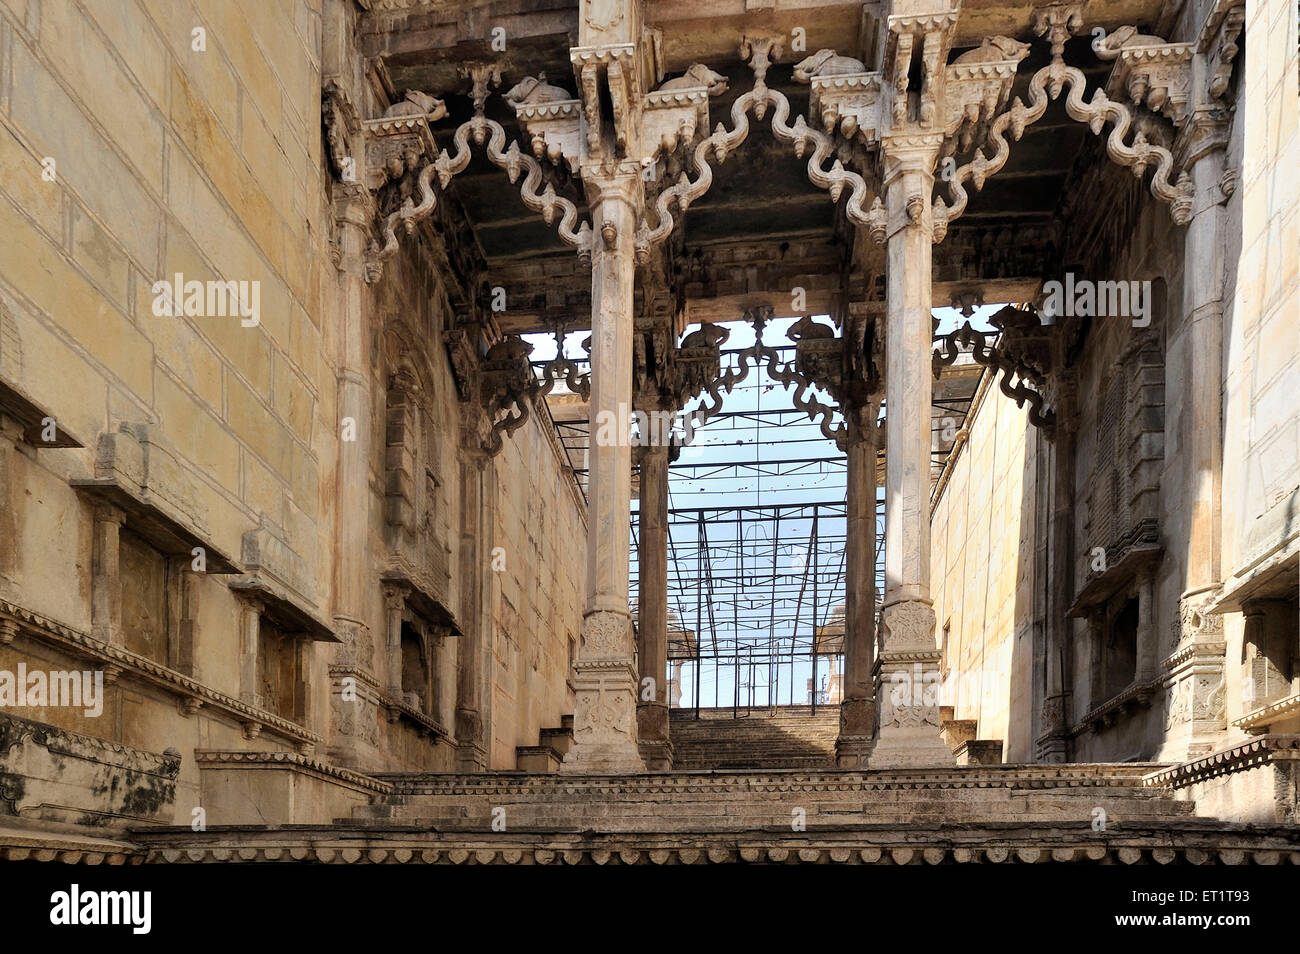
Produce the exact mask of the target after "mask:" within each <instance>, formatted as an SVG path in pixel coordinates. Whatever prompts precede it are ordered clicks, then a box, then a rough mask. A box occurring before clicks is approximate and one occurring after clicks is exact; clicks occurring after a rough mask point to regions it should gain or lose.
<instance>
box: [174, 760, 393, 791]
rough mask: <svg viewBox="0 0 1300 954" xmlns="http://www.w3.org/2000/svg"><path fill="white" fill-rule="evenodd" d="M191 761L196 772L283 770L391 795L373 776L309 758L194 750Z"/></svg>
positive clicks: (389, 787)
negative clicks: (195, 766)
mask: <svg viewBox="0 0 1300 954" xmlns="http://www.w3.org/2000/svg"><path fill="white" fill-rule="evenodd" d="M194 761H195V763H196V764H197V765H198V766H199V768H200V770H204V769H206V770H209V771H211V770H214V769H244V770H268V769H269V770H274V769H285V770H289V771H292V772H294V773H296V774H301V775H310V776H313V777H315V778H319V779H322V780H324V781H327V782H333V783H335V784H337V783H340V782H341V783H343V784H344V785H346V786H348V787H349V788H354V789H359V790H361V791H366V792H373V793H375V794H378V795H391V794H392V793H393V791H394V786H393V785H392V783H391V782H382V781H380V780H379V779H377V778H374V777H373V776H370V775H363V774H361V773H360V772H354V771H352V770H351V769H346V768H343V767H342V766H339V765H331V764H330V763H328V762H323V761H321V760H320V759H314V758H310V757H309V756H305V755H300V754H298V753H296V752H237V751H227V750H218V749H195V750H194Z"/></svg>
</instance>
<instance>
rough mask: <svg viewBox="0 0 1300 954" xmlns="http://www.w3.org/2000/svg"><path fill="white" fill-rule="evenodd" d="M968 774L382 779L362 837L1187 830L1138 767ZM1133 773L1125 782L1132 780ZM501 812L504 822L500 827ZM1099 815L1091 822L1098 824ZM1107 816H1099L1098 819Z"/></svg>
mask: <svg viewBox="0 0 1300 954" xmlns="http://www.w3.org/2000/svg"><path fill="white" fill-rule="evenodd" d="M1075 768H1079V770H1078V771H1074V772H1071V771H1068V770H1066V769H1061V770H1059V771H1053V770H1051V769H1046V768H1044V767H1042V766H996V767H981V766H973V767H969V768H961V769H936V770H912V771H894V772H889V771H876V772H872V771H867V772H847V771H846V772H833V771H785V772H770V773H762V772H733V773H724V772H719V773H713V772H708V773H682V772H673V773H661V774H654V775H645V776H629V777H622V778H619V777H610V778H603V777H595V778H593V777H583V776H556V775H522V774H518V773H493V774H488V775H473V776H440V775H408V776H401V775H389V776H384V778H385V779H386V780H387V781H390V782H392V783H393V784H394V785H395V786H396V788H397V792H396V794H394V795H392V796H389V797H388V798H386V799H385V800H384V801H382V802H381V803H379V804H375V805H369V806H365V807H363V808H359V809H357V810H356V811H355V812H354V814H353V815H352V817H350V818H349V819H345V821H346V822H347V823H348V824H350V825H353V826H357V827H361V828H374V827H385V826H390V827H411V828H425V829H429V828H433V829H438V830H440V831H457V832H485V831H490V830H492V824H493V821H494V820H496V819H497V818H498V817H502V818H503V820H504V823H505V824H506V826H507V827H508V829H509V830H514V831H556V832H572V831H602V832H624V833H626V832H646V831H663V830H666V829H668V830H674V831H682V832H721V831H727V830H730V831H736V830H746V829H772V830H779V829H781V828H783V827H787V828H788V827H790V826H791V823H792V821H794V820H798V821H801V822H802V823H803V824H804V825H806V826H807V827H808V828H809V829H810V830H811V829H830V828H834V829H845V828H856V827H863V828H865V827H871V826H877V827H879V826H889V825H894V826H906V825H916V824H925V825H970V824H1005V825H1025V824H1037V823H1044V824H1047V823H1051V824H1065V825H1076V826H1077V825H1085V824H1092V823H1094V822H1096V821H1098V820H1104V822H1105V825H1104V828H1101V829H1098V831H1099V832H1104V831H1110V830H1120V829H1122V828H1123V827H1124V826H1126V825H1128V826H1133V825H1140V826H1149V825H1158V824H1163V823H1166V822H1178V821H1185V820H1188V819H1194V818H1195V815H1194V807H1193V805H1192V804H1191V803H1190V802H1187V801H1180V800H1176V799H1174V798H1173V797H1172V793H1171V792H1170V791H1169V790H1166V789H1162V788H1158V787H1143V785H1142V775H1141V774H1140V772H1141V771H1142V768H1143V767H1134V766H1083V767H1081V768H1080V767H1075ZM1135 768H1136V769H1137V771H1134V769H1135ZM502 809H504V816H501V815H500V812H501V810H502ZM1099 810H1100V812H1099ZM1101 813H1104V814H1101Z"/></svg>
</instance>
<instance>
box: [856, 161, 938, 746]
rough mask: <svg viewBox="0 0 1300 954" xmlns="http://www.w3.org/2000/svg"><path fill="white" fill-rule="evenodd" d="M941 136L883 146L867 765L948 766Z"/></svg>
mask: <svg viewBox="0 0 1300 954" xmlns="http://www.w3.org/2000/svg"><path fill="white" fill-rule="evenodd" d="M941 138H942V137H941V136H936V135H911V136H898V137H891V138H887V139H885V140H884V141H883V142H882V150H883V154H884V167H885V169H884V189H885V214H886V225H885V228H886V235H887V241H888V278H887V285H886V295H887V302H886V323H885V369H886V370H885V408H886V416H887V430H886V435H887V438H886V439H887V444H888V446H887V450H886V454H885V601H884V606H883V608H882V611H881V624H882V626H883V628H884V642H883V646H882V649H881V653H880V677H881V693H882V698H881V705H880V734H879V738H878V739H877V742H876V747H875V750H874V751H873V752H872V755H871V767H872V768H883V767H894V766H900V767H902V766H922V765H935V766H941V765H954V764H955V760H954V758H953V754H952V752H951V751H950V750H949V749H948V747H947V746H946V745H945V744H944V743H943V740H942V739H941V738H940V736H939V705H938V693H939V649H938V646H937V644H936V642H935V633H934V628H935V614H934V609H933V606H932V605H931V602H930V444H931V433H930V432H931V419H932V412H931V407H932V402H933V391H932V378H933V372H932V358H931V355H932V350H933V337H932V330H931V329H932V323H931V318H930V306H931V302H932V293H931V284H930V268H931V241H932V237H933V235H934V229H933V222H932V214H931V206H930V195H931V192H932V191H933V189H934V163H935V159H936V157H937V155H938V151H939V146H940V144H941Z"/></svg>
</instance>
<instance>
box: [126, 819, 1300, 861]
mask: <svg viewBox="0 0 1300 954" xmlns="http://www.w3.org/2000/svg"><path fill="white" fill-rule="evenodd" d="M367 835H368V836H361V837H359V835H358V833H357V832H355V831H340V830H339V829H337V828H328V827H319V828H308V827H302V828H280V829H268V828H226V829H222V830H220V831H211V830H209V832H207V833H205V835H203V836H198V835H196V833H195V832H192V831H191V830H190V829H188V828H177V829H169V830H165V831H151V832H149V833H147V834H143V835H142V836H141V838H140V841H141V842H142V843H143V845H144V847H145V849H146V850H147V852H148V854H147V860H148V862H150V863H164V864H166V863H172V864H195V863H198V864H203V863H213V862H241V863H246V862H263V861H265V862H280V863H291V862H299V863H309V864H455V865H474V864H477V865H491V864H498V865H534V864H568V865H580V864H598V865H605V864H615V865H636V864H641V865H652V864H653V865H679V864H682V865H693V864H737V863H749V864H830V863H835V864H870V865H877V864H878V865H942V864H1044V863H1057V864H1068V863H1075V864H1094V865H1114V864H1123V865H1135V864H1160V865H1167V864H1188V865H1215V864H1226V865H1248V864H1258V865H1279V864H1293V865H1294V864H1300V835H1298V834H1297V833H1296V831H1295V830H1294V829H1290V828H1277V829H1246V828H1243V827H1235V828H1232V829H1230V830H1225V829H1215V828H1206V827H1201V826H1187V825H1184V826H1171V825H1163V826H1144V827H1142V828H1140V829H1134V830H1130V831H1126V832H1125V833H1124V834H1122V835H1120V834H1115V835H1112V836H1097V835H1096V833H1094V832H1092V831H1091V829H1090V828H1089V827H1088V826H1087V825H988V826H960V827H957V826H947V827H944V826H940V827H927V826H920V825H914V826H906V827H895V826H887V827H886V826H881V827H878V828H877V829H875V830H870V831H868V830H848V829H844V830H828V831H811V830H810V831H808V832H802V833H793V832H790V831H789V829H788V827H787V829H786V830H784V831H744V832H735V833H730V834H725V833H713V834H695V835H680V834H665V833H654V832H651V833H643V834H624V835H619V836H610V835H600V834H588V833H579V832H565V833H559V832H517V833H512V832H509V831H506V832H501V833H494V832H482V833H478V834H473V835H469V834H466V835H447V834H442V833H438V832H429V831H427V830H425V831H420V830H414V829H409V828H408V829H400V828H390V829H386V830H383V831H374V832H369V833H367Z"/></svg>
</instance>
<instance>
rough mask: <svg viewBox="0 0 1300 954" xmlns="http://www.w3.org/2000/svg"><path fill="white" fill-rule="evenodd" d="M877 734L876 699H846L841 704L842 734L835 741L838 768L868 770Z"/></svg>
mask: <svg viewBox="0 0 1300 954" xmlns="http://www.w3.org/2000/svg"><path fill="white" fill-rule="evenodd" d="M875 733H876V703H875V700H874V699H845V700H844V701H843V702H841V703H840V734H839V737H838V738H837V739H836V740H835V765H836V767H837V768H847V769H854V768H866V767H867V758H868V757H869V756H870V755H871V749H872V746H873V742H874V739H873V737H874V736H875Z"/></svg>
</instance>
